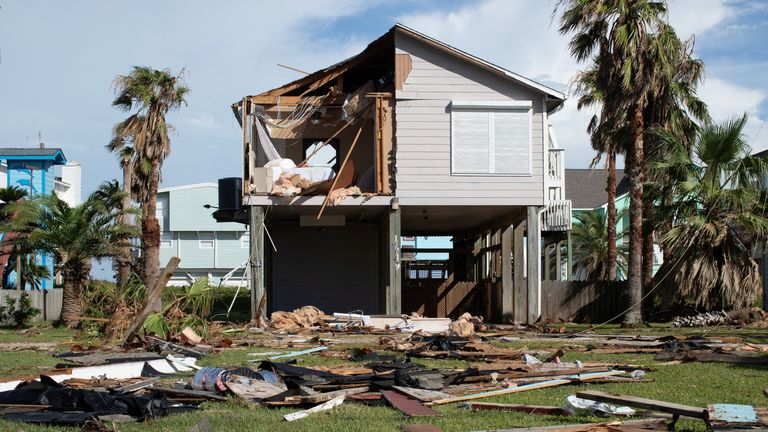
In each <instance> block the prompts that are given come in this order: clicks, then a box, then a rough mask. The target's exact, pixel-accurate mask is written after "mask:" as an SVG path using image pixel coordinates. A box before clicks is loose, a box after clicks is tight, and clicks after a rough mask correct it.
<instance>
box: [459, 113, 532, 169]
mask: <svg viewBox="0 0 768 432" xmlns="http://www.w3.org/2000/svg"><path fill="white" fill-rule="evenodd" d="M531 111H532V105H531V102H530V101H495V102H474V101H472V102H457V101H454V102H453V103H452V104H451V167H452V168H451V171H452V173H453V174H501V175H530V174H531V127H532V126H531Z"/></svg>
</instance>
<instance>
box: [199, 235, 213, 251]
mask: <svg viewBox="0 0 768 432" xmlns="http://www.w3.org/2000/svg"><path fill="white" fill-rule="evenodd" d="M197 238H198V247H199V248H200V249H213V245H214V241H215V237H214V235H213V233H212V232H199V233H197Z"/></svg>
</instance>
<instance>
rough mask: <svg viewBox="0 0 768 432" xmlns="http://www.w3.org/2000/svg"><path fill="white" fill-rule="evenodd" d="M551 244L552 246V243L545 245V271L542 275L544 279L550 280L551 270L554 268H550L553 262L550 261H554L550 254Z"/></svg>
mask: <svg viewBox="0 0 768 432" xmlns="http://www.w3.org/2000/svg"><path fill="white" fill-rule="evenodd" d="M550 246H552V245H550V244H545V245H544V273H543V274H542V276H541V278H542V279H544V280H549V278H550V277H551V276H550V272H551V271H552V270H551V268H550V264H551V263H550V261H552V260H551V259H550V256H549V249H550Z"/></svg>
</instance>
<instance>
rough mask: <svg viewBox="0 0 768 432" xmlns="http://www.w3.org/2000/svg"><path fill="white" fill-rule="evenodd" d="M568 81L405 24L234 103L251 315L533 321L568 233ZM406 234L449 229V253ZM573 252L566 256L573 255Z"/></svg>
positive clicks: (234, 202)
mask: <svg viewBox="0 0 768 432" xmlns="http://www.w3.org/2000/svg"><path fill="white" fill-rule="evenodd" d="M564 100H565V97H564V95H563V94H562V93H561V92H558V91H555V90H553V89H551V88H548V87H546V86H544V85H542V84H539V83H537V82H534V81H532V80H530V79H527V78H525V77H522V76H520V75H517V74H515V73H513V72H510V71H507V70H505V69H502V68H500V67H498V66H496V65H493V64H491V63H489V62H487V61H484V60H481V59H479V58H477V57H474V56H472V55H470V54H468V53H465V52H463V51H460V50H458V49H456V48H454V47H452V46H449V45H447V44H445V43H442V42H440V41H438V40H435V39H433V38H430V37H428V36H426V35H424V34H421V33H418V32H417V31H414V30H412V29H410V28H407V27H405V26H402V25H399V24H398V25H396V26H394V27H393V28H392V29H390V30H389V31H388V32H387V33H386V34H385V35H383V36H381V37H380V38H378V39H377V40H375V41H373V42H372V43H371V44H369V45H368V47H367V48H366V49H365V50H364V51H363V52H361V53H360V54H358V55H356V56H354V57H352V58H349V59H347V60H344V61H342V62H340V63H337V64H335V65H333V66H330V67H327V68H325V69H323V70H320V71H317V72H314V73H311V74H308V75H306V76H304V77H302V78H300V79H298V80H295V81H293V82H290V83H288V84H285V85H283V86H281V87H278V88H275V89H272V90H269V91H266V92H263V93H260V94H257V95H253V96H246V97H244V98H242V100H239V101H237V102H236V103H235V104H234V105H233V107H232V108H233V111H234V114H235V116H236V117H237V119H238V121H239V122H240V124H241V125H242V130H243V172H242V177H237V178H229V179H221V180H220V187H219V194H220V195H219V200H220V202H219V207H220V209H219V210H218V211H217V212H216V213H215V214H214V216H215V217H216V218H217V220H219V221H232V220H236V221H241V222H244V223H248V224H249V226H250V238H251V263H250V266H251V267H250V268H251V275H250V277H251V286H252V289H251V294H252V303H253V305H252V312H253V313H257V311H256V308H259V309H260V308H262V307H266V308H267V309H268V310H270V311H274V310H291V309H293V308H296V307H300V306H302V305H314V306H317V307H318V308H320V309H321V310H325V311H331V312H349V311H360V310H362V311H363V312H365V313H366V314H377V313H378V314H394V315H399V314H401V313H411V312H418V313H420V314H423V315H426V316H437V317H442V316H456V315H458V314H460V313H463V312H471V313H473V314H478V315H483V316H485V317H486V319H487V320H495V321H502V320H503V321H516V322H530V321H532V320H535V319H536V318H537V317H538V316H539V311H540V298H541V271H542V270H541V263H542V260H541V259H527V258H526V257H539V258H540V257H542V252H541V251H542V245H544V246H545V245H546V244H548V243H549V244H557V243H559V242H562V241H564V239H565V238H567V234H566V233H567V231H568V230H569V228H570V220H571V214H570V212H571V209H570V202H569V201H567V200H565V199H564V198H565V197H564V184H563V155H564V152H563V149H561V148H558V147H557V144H556V141H555V140H554V137H553V136H552V134H551V133H550V127H549V125H548V121H547V119H548V117H549V115H551V114H553V113H554V112H556V111H557V110H558V109H559V108H560V107H561V106H562V104H563V102H564ZM403 236H450V237H451V238H452V247H450V248H443V249H417V250H409V251H408V252H410V254H409V255H411V257H414V256H415V257H418V255H419V253H421V252H425V253H426V252H443V253H446V254H447V256H448V258H447V259H446V260H443V261H441V262H438V263H434V262H429V263H424V262H420V261H419V260H418V259H404V258H403V254H402V250H401V245H402V237H403ZM558 260H559V257H558Z"/></svg>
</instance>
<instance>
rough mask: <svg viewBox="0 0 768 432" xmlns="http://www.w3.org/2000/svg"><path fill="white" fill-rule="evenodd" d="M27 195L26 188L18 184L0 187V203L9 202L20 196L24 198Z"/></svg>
mask: <svg viewBox="0 0 768 432" xmlns="http://www.w3.org/2000/svg"><path fill="white" fill-rule="evenodd" d="M26 196H27V190H26V189H22V188H20V187H18V186H13V185H11V186H8V187H4V188H0V201H2V203H0V205H5V204H10V203H12V202H16V201H18V200H20V199H22V198H26Z"/></svg>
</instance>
